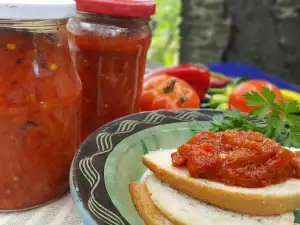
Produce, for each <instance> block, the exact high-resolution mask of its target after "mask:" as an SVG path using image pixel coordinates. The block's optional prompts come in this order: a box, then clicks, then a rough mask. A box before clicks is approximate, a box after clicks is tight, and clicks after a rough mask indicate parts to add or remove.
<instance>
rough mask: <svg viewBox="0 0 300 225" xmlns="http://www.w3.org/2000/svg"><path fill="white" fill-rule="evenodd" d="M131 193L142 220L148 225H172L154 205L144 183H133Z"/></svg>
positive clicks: (130, 187) (130, 188)
mask: <svg viewBox="0 0 300 225" xmlns="http://www.w3.org/2000/svg"><path fill="white" fill-rule="evenodd" d="M129 191H130V195H131V198H132V201H133V203H134V205H135V207H136V210H137V211H138V213H139V215H140V216H141V218H142V219H143V220H144V221H145V223H147V224H148V225H172V223H171V222H170V221H169V220H168V219H167V217H166V216H165V215H164V214H163V213H162V212H161V211H160V210H159V209H158V208H157V207H156V206H155V205H154V203H153V202H152V200H151V198H150V195H149V193H148V191H147V188H146V185H145V184H144V183H137V182H134V183H131V184H130V185H129Z"/></svg>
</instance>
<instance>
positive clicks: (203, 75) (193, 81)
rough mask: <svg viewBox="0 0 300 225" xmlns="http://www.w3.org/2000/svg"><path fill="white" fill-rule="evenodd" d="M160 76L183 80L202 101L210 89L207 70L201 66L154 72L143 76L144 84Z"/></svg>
mask: <svg viewBox="0 0 300 225" xmlns="http://www.w3.org/2000/svg"><path fill="white" fill-rule="evenodd" d="M162 74H166V75H169V76H173V77H176V78H179V79H181V80H184V81H185V82H187V83H188V84H189V85H190V86H191V87H192V88H193V89H194V90H195V91H196V92H197V94H198V96H199V98H200V99H204V97H205V94H206V92H207V90H208V88H209V87H210V72H209V70H208V69H206V68H204V67H202V66H196V65H190V64H184V65H180V66H174V67H169V68H162V69H157V70H154V71H153V72H151V73H150V74H146V75H145V79H144V81H145V82H146V81H147V80H148V79H151V78H152V77H154V76H159V75H162Z"/></svg>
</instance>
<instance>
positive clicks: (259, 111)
mask: <svg viewBox="0 0 300 225" xmlns="http://www.w3.org/2000/svg"><path fill="white" fill-rule="evenodd" d="M269 112H270V107H269V106H268V105H267V106H263V107H259V108H255V109H253V110H252V111H251V112H250V114H251V115H253V116H256V117H258V118H259V119H263V118H265V117H266V115H267V114H268V113H269Z"/></svg>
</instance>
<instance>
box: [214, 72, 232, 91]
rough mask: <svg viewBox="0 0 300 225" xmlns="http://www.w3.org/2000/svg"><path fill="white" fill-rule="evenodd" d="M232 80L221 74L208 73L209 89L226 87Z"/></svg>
mask: <svg viewBox="0 0 300 225" xmlns="http://www.w3.org/2000/svg"><path fill="white" fill-rule="evenodd" d="M231 80H232V78H231V77H227V76H225V75H223V74H219V73H215V72H210V87H211V88H223V87H226V86H227V85H228V84H229V83H230V82H231Z"/></svg>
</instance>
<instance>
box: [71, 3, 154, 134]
mask: <svg viewBox="0 0 300 225" xmlns="http://www.w3.org/2000/svg"><path fill="white" fill-rule="evenodd" d="M77 10H78V11H77V16H76V18H71V19H70V20H69V23H68V25H67V29H68V33H69V44H70V50H71V53H72V56H73V60H74V63H75V65H76V68H77V72H78V73H79V76H80V78H81V81H82V86H83V89H82V90H83V101H82V138H85V137H87V136H88V135H89V134H90V133H91V132H93V131H94V130H96V129H97V128H99V127H100V126H101V125H103V124H105V123H107V122H110V121H112V120H114V119H116V118H119V117H122V116H125V115H127V114H131V113H135V112H138V110H139V108H138V102H139V97H140V94H141V90H142V84H143V77H144V72H145V64H146V57H147V52H148V49H149V46H150V43H151V39H152V34H151V29H150V27H149V21H150V16H151V15H152V14H154V12H155V4H154V3H153V2H152V0H142V1H132V0H119V1H118V0H117V1H107V0H77Z"/></svg>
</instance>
